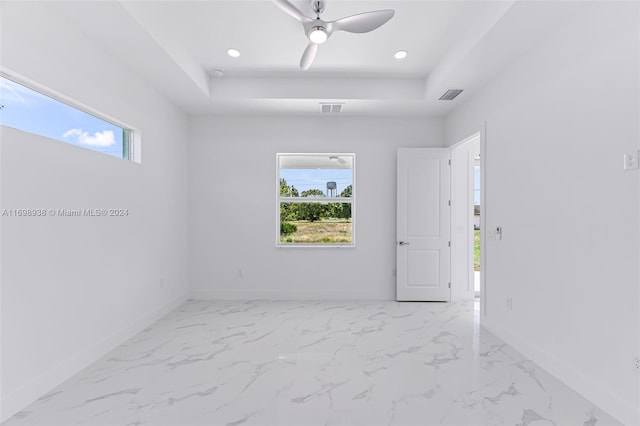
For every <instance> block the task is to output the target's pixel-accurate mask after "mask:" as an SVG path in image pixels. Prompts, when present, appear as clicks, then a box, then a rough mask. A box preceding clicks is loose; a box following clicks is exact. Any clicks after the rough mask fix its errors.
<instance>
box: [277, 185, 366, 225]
mask: <svg viewBox="0 0 640 426" xmlns="http://www.w3.org/2000/svg"><path fill="white" fill-rule="evenodd" d="M352 191H353V187H352V185H349V186H347V187H346V188H345V189H344V190H343V191H342V192H341V193H340V197H352ZM280 196H281V197H309V198H323V197H325V193H324V192H323V191H322V190H320V189H309V190H306V191H302V193H299V192H298V190H297V189H296V188H295V187H294V186H293V185H288V184H287V181H286V180H285V179H280ZM322 219H334V220H336V219H343V220H344V219H351V203H322V202H308V203H307V202H305V203H287V202H281V203H280V223H281V226H280V231H281V234H289V233H292V232H295V229H294V228H296V227H295V225H292V224H288V223H287V222H296V221H309V222H316V221H320V220H322Z"/></svg>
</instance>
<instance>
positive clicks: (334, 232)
mask: <svg viewBox="0 0 640 426" xmlns="http://www.w3.org/2000/svg"><path fill="white" fill-rule="evenodd" d="M290 223H292V224H294V225H296V226H297V227H298V230H297V231H296V232H294V233H291V234H289V235H281V236H280V242H281V243H299V244H300V243H302V244H305V243H308V244H310V243H329V244H331V243H335V244H344V243H347V244H348V243H351V221H350V220H339V219H329V220H320V221H317V222H308V221H292V222H290Z"/></svg>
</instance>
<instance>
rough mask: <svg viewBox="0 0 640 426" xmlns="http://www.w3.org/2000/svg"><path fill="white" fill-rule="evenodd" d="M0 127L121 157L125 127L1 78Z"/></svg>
mask: <svg viewBox="0 0 640 426" xmlns="http://www.w3.org/2000/svg"><path fill="white" fill-rule="evenodd" d="M0 104H1V105H3V108H2V109H0V124H2V125H3V126H9V127H14V128H16V129H20V130H24V131H26V132H30V133H35V134H37V135H41V136H46V137H48V138H51V139H56V140H59V141H63V142H67V143H70V144H72V145H76V146H81V147H84V148H88V149H91V150H94V151H98V152H102V153H104V154H108V155H113V156H115V157H119V158H122V139H123V136H122V128H120V127H118V126H115V125H113V124H111V123H109V122H106V121H104V120H101V119H99V118H97V117H95V116H93V115H91V114H87V113H86V112H83V111H80V110H78V109H76V108H73V107H70V106H69V105H66V104H64V103H62V102H59V101H56V100H54V99H51V98H49V97H47V96H45V95H42V94H41V93H38V92H36V91H34V90H31V89H29V88H27V87H24V86H22V85H20V84H17V83H14V82H13V81H11V80H7V79H6V78H3V77H0Z"/></svg>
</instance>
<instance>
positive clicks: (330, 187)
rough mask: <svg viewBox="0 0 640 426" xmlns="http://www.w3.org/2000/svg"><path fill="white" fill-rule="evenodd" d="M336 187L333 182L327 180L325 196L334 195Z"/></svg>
mask: <svg viewBox="0 0 640 426" xmlns="http://www.w3.org/2000/svg"><path fill="white" fill-rule="evenodd" d="M337 188H338V186H337V185H336V183H335V182H327V197H335V196H336V190H337Z"/></svg>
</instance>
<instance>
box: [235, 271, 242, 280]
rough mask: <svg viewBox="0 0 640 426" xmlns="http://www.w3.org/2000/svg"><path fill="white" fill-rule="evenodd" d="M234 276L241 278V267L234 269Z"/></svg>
mask: <svg viewBox="0 0 640 426" xmlns="http://www.w3.org/2000/svg"><path fill="white" fill-rule="evenodd" d="M236 276H237V277H238V278H242V269H238V270H237V271H236Z"/></svg>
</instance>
